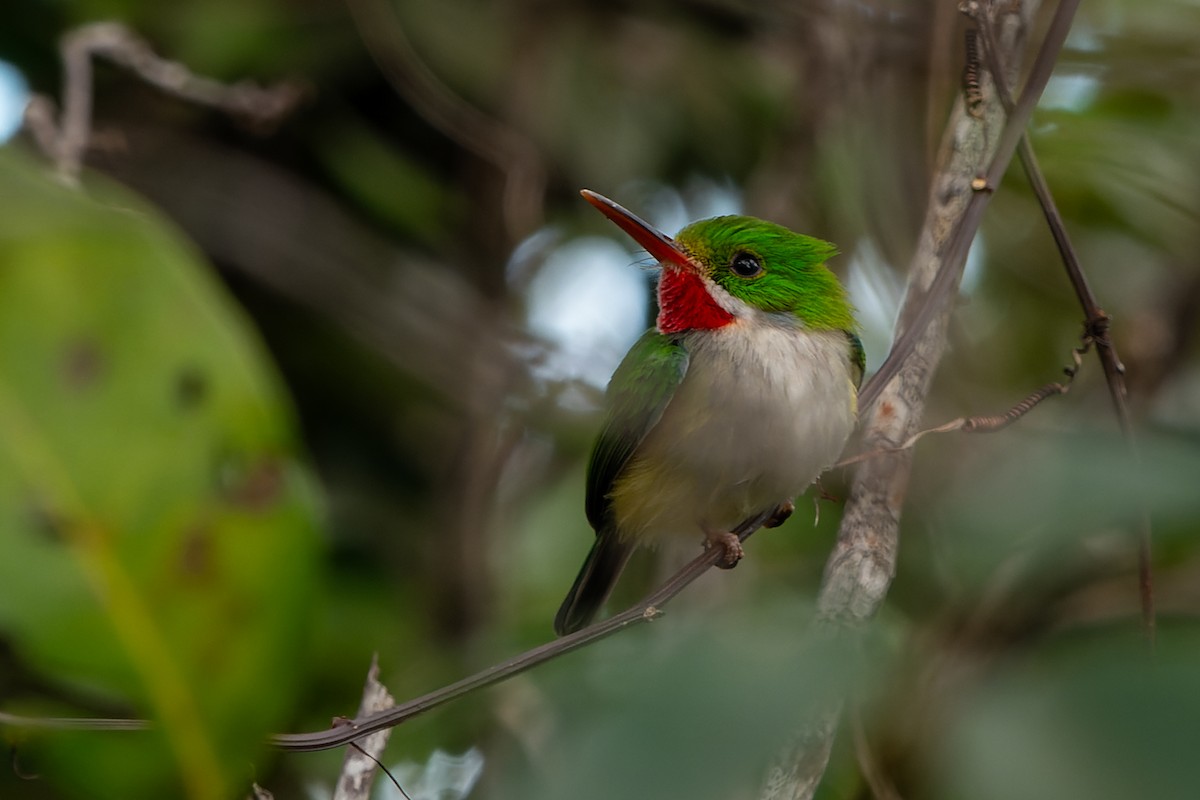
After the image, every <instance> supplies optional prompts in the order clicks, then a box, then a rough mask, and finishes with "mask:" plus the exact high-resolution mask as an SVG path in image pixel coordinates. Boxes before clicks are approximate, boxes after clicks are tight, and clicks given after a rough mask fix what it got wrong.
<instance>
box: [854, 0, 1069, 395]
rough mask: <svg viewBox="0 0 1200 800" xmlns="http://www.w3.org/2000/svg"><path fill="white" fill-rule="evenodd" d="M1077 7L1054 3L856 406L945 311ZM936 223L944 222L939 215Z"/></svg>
mask: <svg viewBox="0 0 1200 800" xmlns="http://www.w3.org/2000/svg"><path fill="white" fill-rule="evenodd" d="M970 5H971V6H975V5H977V2H976V0H971V3H970ZM1026 5H1030V4H1028V3H1027V4H1026ZM1078 6H1079V0H1062V2H1060V3H1059V5H1058V8H1057V9H1056V11H1055V15H1054V18H1053V19H1052V20H1051V22H1050V28H1049V30H1047V32H1046V38H1045V40H1044V41H1043V43H1042V47H1041V49H1040V50H1039V51H1038V55H1037V58H1036V59H1035V61H1034V64H1033V68H1032V70H1031V72H1030V75H1029V79H1028V81H1027V82H1026V84H1025V88H1024V90H1023V91H1022V92H1021V97H1020V99H1019V100H1018V101H1017V102H1016V103H1015V104H1014V107H1013V110H1012V113H1011V114H1009V115H1008V121H1007V122H1006V123H1005V125H1004V129H1003V131H1002V132H1001V134H1000V139H999V142H998V143H997V145H996V148H995V153H994V155H993V157H992V160H991V163H990V166H989V167H988V169H987V171H986V172H985V173H984V174H983V175H976V179H975V181H973V182H972V183H973V186H974V188H976V189H977V191H976V192H975V193H974V194H973V195H972V196H971V197H970V200H969V201H968V202H967V205H966V208H965V209H963V211H962V212H961V214H960V215H959V216H958V217H957V220H956V221H955V222H954V225H953V233H952V234H951V236H950V240H949V244H948V245H947V246H946V248H945V249H944V250H943V251H942V256H941V258H940V261H941V267H940V268H939V269H938V270H937V273H936V275H935V276H934V278H933V280H932V282H930V283H929V284H928V288H927V289H926V290H925V296H924V297H923V298H922V300H923V302H920V303H916V304H906V305H905V309H904V310H903V311H902V313H901V316H900V320H899V322H898V323H897V328H898V329H899V336H898V337H897V339H896V341H895V344H893V346H892V350H891V352H890V353H888V357H887V359H886V360H885V361H884V362H883V364H882V365H881V366H880V367H879V370H878V371H877V372H876V373H875V374H874V375H872V376H871V377H870V379H868V380H867V382H866V384H865V385H864V386H863V388H862V391H861V392H860V393H859V404H860V408H861V409H863V410H864V411H866V410H867V408H868V407H869V406H871V405H873V404H874V403H875V401H876V400H877V399H878V398H879V395H880V393H881V392H882V391H883V389H884V387H886V386H887V385H888V383H889V382H890V381H891V380H892V379H893V378H894V377H895V376H896V374H897V373H898V372H899V371H900V369H901V367H902V366H903V365H904V363H905V361H907V359H908V357H909V356H910V355H911V354H912V352H913V349H914V348H915V346H916V342H917V339H918V338H919V337H920V336H921V335H922V332H923V331H924V330H925V328H926V327H927V326H928V325H929V323H930V322H932V321H933V320H934V318H935V317H937V316H938V315H939V314H941V313H942V312H943V311H944V309H945V302H946V296H947V295H948V293H949V292H950V290H951V289H953V288H954V287H956V286H957V285H958V279H959V277H960V276H961V274H962V267H963V265H964V264H965V263H966V259H967V251H968V250H969V249H970V247H971V241H972V240H973V239H974V238H975V232H976V231H978V230H979V225H980V223H981V222H982V221H983V212H984V210H985V209H986V208H987V204H988V202H989V201H990V200H991V196H992V194H993V193H994V192H995V190H996V189H997V188H999V186H1000V180H1001V178H1002V177H1003V175H1004V173H1005V171H1006V170H1007V169H1008V164H1009V162H1011V161H1012V157H1013V153H1014V151H1015V150H1016V147H1017V143H1018V141H1019V140H1020V138H1021V136H1022V134H1023V133H1024V130H1025V126H1026V125H1028V123H1029V118H1030V116H1031V115H1032V114H1033V109H1034V106H1036V105H1037V101H1038V98H1039V97H1041V96H1042V90H1043V89H1045V87H1046V83H1047V81H1049V80H1050V74H1051V72H1053V71H1054V62H1055V60H1056V59H1057V58H1058V53H1059V51H1060V50H1061V49H1062V45H1063V42H1065V41H1066V38H1067V33H1068V32H1069V31H1070V29H1071V20H1072V19H1073V18H1074V16H1075V9H1076V8H1077V7H1078ZM989 85H991V82H989ZM954 124H955V123H954V122H952V123H951V125H950V126H949V127H950V128H953V125H954ZM940 222H941V223H942V224H945V221H944V220H941V221H940ZM927 230H928V227H927ZM909 285H910V290H911V289H912V288H914V285H913V284H912V283H911V282H910V284H909ZM915 288H918V289H919V288H920V287H919V286H916V287H915ZM906 312H907V313H911V314H912V315H913V316H912V320H911V324H908V320H907V319H906Z"/></svg>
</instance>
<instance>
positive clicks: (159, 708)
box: [0, 148, 317, 798]
mask: <svg viewBox="0 0 1200 800" xmlns="http://www.w3.org/2000/svg"><path fill="white" fill-rule="evenodd" d="M0 195H2V196H4V197H6V198H19V202H15V203H13V202H6V204H5V205H6V208H5V213H4V214H3V215H0V440H2V442H3V446H2V447H0V586H3V587H4V591H3V592H2V593H0V635H2V636H3V637H4V638H6V639H7V640H8V641H9V642H10V643H11V645H12V649H13V652H14V653H15V656H16V658H17V659H18V660H19V662H20V663H21V666H22V667H23V668H24V669H25V670H27V671H30V672H32V673H33V674H34V675H36V676H37V677H38V679H39V682H40V683H42V684H44V685H46V686H49V687H51V688H52V689H53V693H52V694H53V695H54V700H53V702H54V704H55V710H56V711H57V712H58V713H61V712H62V710H63V706H64V705H67V706H70V707H73V708H74V710H75V713H79V714H84V715H86V714H88V713H94V712H93V709H94V708H112V707H116V708H124V709H128V711H129V713H131V714H136V715H144V716H148V717H149V718H151V719H152V720H153V721H154V722H155V729H154V732H153V733H151V734H122V733H89V734H75V735H73V736H70V737H61V738H51V739H49V740H47V741H46V742H44V745H45V753H46V757H47V759H48V760H50V761H51V763H52V766H51V768H49V769H46V768H44V767H43V768H42V772H43V773H45V774H46V775H47V776H48V777H49V778H50V779H52V780H54V781H56V782H60V783H62V784H63V785H64V786H65V787H66V788H68V790H71V789H73V790H74V791H75V792H76V793H79V794H81V795H84V794H86V795H87V796H92V797H95V796H110V797H118V796H123V797H151V796H179V795H180V794H184V795H186V796H190V797H194V798H217V797H226V796H229V795H230V793H231V792H232V791H233V790H234V788H235V786H237V785H245V783H244V782H246V781H248V770H249V764H248V763H247V754H249V753H253V752H255V750H256V748H258V747H259V746H260V745H261V742H262V741H263V737H264V735H265V734H266V733H267V732H268V731H269V730H271V729H273V728H276V727H277V726H279V725H280V724H281V723H282V722H283V721H284V720H285V719H286V717H287V714H288V713H289V711H290V707H291V704H292V703H293V702H294V698H295V695H296V690H297V685H298V682H299V679H300V678H301V677H302V672H301V671H299V670H298V669H297V666H296V665H297V664H298V663H302V655H303V652H304V651H303V648H304V646H305V641H306V620H307V619H308V618H309V611H310V608H311V603H312V599H313V598H312V594H313V590H314V586H315V584H316V564H317V558H316V556H317V536H316V530H317V529H316V511H315V503H314V496H313V492H312V481H311V478H310V476H309V475H308V474H307V471H306V469H305V467H304V465H303V463H302V461H301V459H300V458H299V457H298V454H297V445H296V441H295V438H294V432H293V428H294V422H293V419H292V416H291V412H290V409H289V407H288V404H287V400H286V397H285V395H284V392H283V390H282V387H281V385H280V383H279V380H278V378H277V376H276V375H275V374H274V372H273V371H272V369H271V367H270V363H269V361H268V359H267V358H266V355H265V353H264V352H263V349H262V347H261V345H260V343H259V342H258V341H257V339H256V338H255V336H254V334H253V332H252V330H251V329H250V327H249V326H248V324H247V322H246V320H245V319H244V318H243V317H242V316H241V314H240V313H239V312H238V311H237V308H236V306H235V305H234V304H233V303H232V302H231V301H230V299H229V298H228V297H227V295H226V294H225V293H224V291H222V289H221V287H220V286H219V285H218V284H217V283H216V282H215V281H214V280H213V278H212V276H211V274H210V269H209V267H208V266H207V265H206V264H205V263H204V262H203V261H202V260H201V258H200V257H199V254H198V253H197V252H196V251H195V250H194V249H193V248H192V246H191V245H190V244H188V243H187V242H186V240H184V239H183V238H182V237H181V236H180V235H179V234H178V233H177V232H176V231H175V230H173V229H172V228H171V226H170V225H169V224H168V223H167V222H166V221H165V220H163V219H162V218H161V217H160V216H159V214H158V213H157V212H156V211H155V210H154V209H152V208H149V207H147V206H146V205H145V204H144V203H143V202H142V201H141V200H139V199H138V198H136V197H133V196H131V195H130V194H129V193H128V192H125V191H123V190H121V189H119V188H118V187H115V186H113V185H111V184H108V183H106V182H104V181H100V180H98V179H93V178H89V179H88V181H87V183H86V186H85V188H84V189H83V190H72V189H68V188H66V187H64V186H60V185H58V184H57V183H55V182H54V181H53V180H52V179H51V178H50V177H49V173H48V172H46V171H44V170H42V169H41V168H39V167H35V166H32V165H30V164H29V163H27V161H26V160H25V159H24V158H23V157H22V156H21V155H20V154H19V153H18V152H16V151H14V150H13V149H12V148H6V149H5V150H3V151H0ZM64 698H67V699H64ZM6 702H11V698H6ZM23 702H24V703H25V706H26V708H25V710H28V709H29V707H30V706H31V704H32V707H33V708H35V709H37V708H39V706H38V705H37V704H38V703H39V702H41V703H43V704H44V703H45V702H46V699H45V697H44V696H43V697H41V698H25V699H24V701H23ZM42 708H43V711H44V706H42Z"/></svg>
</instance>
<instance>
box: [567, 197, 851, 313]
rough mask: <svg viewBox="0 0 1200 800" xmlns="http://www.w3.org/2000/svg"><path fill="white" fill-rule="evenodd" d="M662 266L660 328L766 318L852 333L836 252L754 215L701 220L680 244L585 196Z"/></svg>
mask: <svg viewBox="0 0 1200 800" xmlns="http://www.w3.org/2000/svg"><path fill="white" fill-rule="evenodd" d="M582 194H583V197H584V199H586V200H587V201H588V202H589V203H591V204H592V205H593V206H595V207H596V208H598V209H599V210H600V211H601V213H603V214H604V215H605V216H606V217H608V218H609V219H610V220H612V221H613V222H615V223H616V224H617V226H618V227H620V228H621V230H623V231H625V232H626V233H628V234H629V235H630V236H631V237H633V239H634V241H636V242H637V243H638V244H639V245H641V246H642V247H644V248H645V249H646V251H647V252H648V253H650V255H651V256H653V257H654V258H655V259H657V260H658V262H659V264H660V265H661V266H662V270H663V271H662V276H661V277H660V278H659V286H658V304H659V314H658V328H659V330H661V331H662V332H663V333H677V332H680V331H685V330H696V329H713V328H720V327H724V326H725V325H731V324H736V323H738V322H739V321H753V320H756V319H760V318H761V315H762V314H763V313H766V314H775V315H781V316H782V317H784V318H795V319H796V320H798V321H799V322H800V323H801V324H802V325H803V326H804V327H807V328H810V329H813V330H837V329H840V330H853V329H854V327H855V325H854V318H853V315H852V311H851V308H850V305H849V303H848V302H847V300H846V293H845V290H844V289H843V288H842V285H841V284H840V283H839V282H838V280H837V278H836V277H835V276H834V274H833V273H832V272H830V271H829V269H828V268H827V267H826V266H825V262H826V260H827V259H829V258H831V257H832V256H833V255H834V254H835V253H836V252H837V249H836V248H835V247H834V246H833V245H832V244H830V243H829V242H824V241H822V240H820V239H814V238H813V237H811V236H804V235H803V234H799V233H794V232H792V231H790V230H788V229H787V228H784V227H783V226H781V225H776V224H775V223H773V222H766V221H765V220H761V219H756V218H754V217H743V216H725V217H713V218H711V219H704V220H700V221H699V222H693V223H692V224H690V225H688V226H687V227H685V228H684V229H683V230H681V231H680V232H679V233H678V234H677V235H676V237H675V238H674V239H672V238H670V237H669V236H666V235H665V234H663V233H662V232H660V231H658V230H656V229H655V228H653V227H651V226H650V225H648V224H647V223H646V222H644V221H643V220H642V219H640V218H639V217H638V216H637V215H635V214H633V213H632V212H630V211H628V210H626V209H625V208H623V207H622V206H620V205H618V204H616V203H614V202H613V201H611V200H609V199H608V198H606V197H604V196H602V195H599V194H596V193H595V192H591V191H588V190H587V189H585V190H583V192H582Z"/></svg>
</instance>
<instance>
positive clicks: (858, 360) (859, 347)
mask: <svg viewBox="0 0 1200 800" xmlns="http://www.w3.org/2000/svg"><path fill="white" fill-rule="evenodd" d="M846 338H847V339H849V340H850V366H852V367H854V373H853V374H854V388H855V389H861V388H862V379H863V373H864V372H866V371H867V351H866V350H864V349H863V343H862V339H860V338H858V334H857V333H854V332H853V331H846Z"/></svg>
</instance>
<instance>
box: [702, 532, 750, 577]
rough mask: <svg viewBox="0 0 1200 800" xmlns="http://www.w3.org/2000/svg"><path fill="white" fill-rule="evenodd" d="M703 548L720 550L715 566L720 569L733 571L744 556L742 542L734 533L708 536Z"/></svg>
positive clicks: (744, 551)
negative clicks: (717, 548)
mask: <svg viewBox="0 0 1200 800" xmlns="http://www.w3.org/2000/svg"><path fill="white" fill-rule="evenodd" d="M705 546H706V547H720V548H721V550H722V551H723V553H722V555H721V558H719V559H718V560H717V566H718V567H719V568H721V569H733V568H734V567H736V566H737V565H738V562H739V561H741V560H742V558H743V557H744V556H745V555H746V550H745V549H744V548H743V547H742V540H741V539H739V538H738V536H737V534H736V533H730V532H729V531H722V532H720V533H713V534H710V535H709V537H708V541H707V542H706V544H705Z"/></svg>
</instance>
